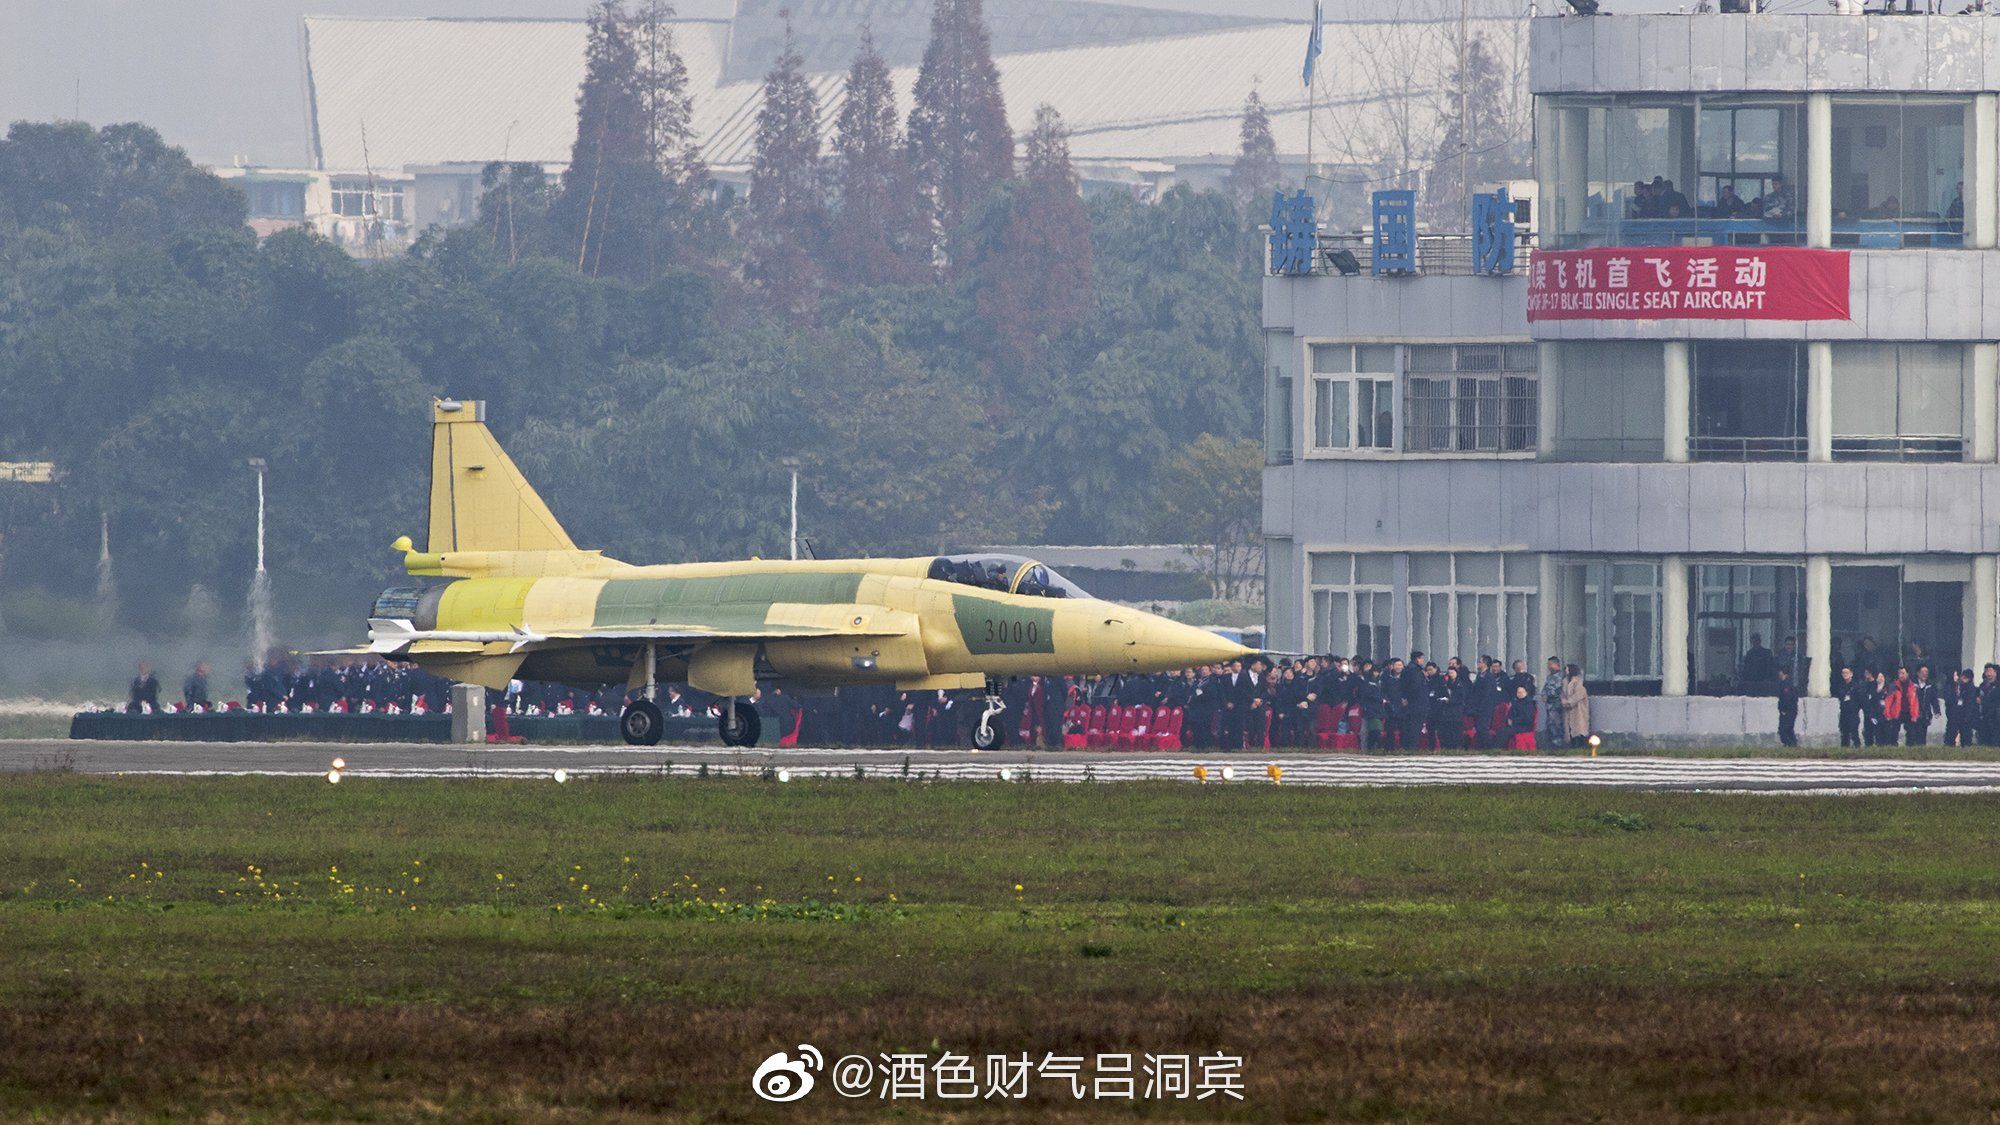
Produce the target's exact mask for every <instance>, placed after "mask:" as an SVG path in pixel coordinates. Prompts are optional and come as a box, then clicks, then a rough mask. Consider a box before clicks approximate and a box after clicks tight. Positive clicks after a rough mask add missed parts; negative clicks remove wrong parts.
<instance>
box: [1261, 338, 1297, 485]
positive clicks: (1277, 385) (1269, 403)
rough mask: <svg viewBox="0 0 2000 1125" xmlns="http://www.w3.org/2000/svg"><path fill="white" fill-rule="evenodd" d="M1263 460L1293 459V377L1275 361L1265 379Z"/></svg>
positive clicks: (1278, 462) (1285, 461)
mask: <svg viewBox="0 0 2000 1125" xmlns="http://www.w3.org/2000/svg"><path fill="white" fill-rule="evenodd" d="M1264 461H1265V463H1266V464H1270V465H1289V464H1291V463H1292V377H1291V376H1290V375H1287V374H1285V369H1284V368H1283V367H1280V366H1278V365H1277V364H1275V363H1274V364H1271V365H1270V367H1269V368H1268V369H1267V375H1266V378H1265V380H1264Z"/></svg>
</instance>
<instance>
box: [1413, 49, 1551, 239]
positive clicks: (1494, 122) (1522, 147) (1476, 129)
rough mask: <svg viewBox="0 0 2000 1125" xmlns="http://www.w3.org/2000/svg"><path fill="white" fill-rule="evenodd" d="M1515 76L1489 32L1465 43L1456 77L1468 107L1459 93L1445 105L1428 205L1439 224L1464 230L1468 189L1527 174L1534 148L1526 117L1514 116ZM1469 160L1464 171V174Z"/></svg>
mask: <svg viewBox="0 0 2000 1125" xmlns="http://www.w3.org/2000/svg"><path fill="white" fill-rule="evenodd" d="M1512 84H1513V83H1512V79H1511V77H1510V76H1509V75H1508V74H1507V73H1506V71H1505V68H1504V67H1503V66H1502V64H1501V60H1500V59H1499V58H1498V57H1496V56H1495V54H1494V52H1493V49H1492V48H1491V47H1490V46H1488V44H1487V41H1486V37H1485V36H1482V35H1475V36H1473V37H1472V38H1471V39H1470V40H1469V41H1468V42H1467V43H1466V46H1465V70H1464V73H1463V74H1461V73H1459V71H1458V70H1457V69H1456V68H1454V69H1453V71H1452V78H1451V82H1450V87H1451V89H1452V90H1453V91H1454V92H1455V91H1457V90H1458V89H1460V87H1461V86H1462V87H1463V88H1464V91H1465V98H1464V102H1463V106H1464V110H1465V112H1464V113H1463V114H1461V113H1460V112H1459V110H1460V102H1459V101H1458V100H1457V99H1456V98H1454V100H1452V101H1451V102H1450V103H1449V104H1448V105H1447V106H1446V108H1445V113H1444V118H1443V130H1442V132H1441V133H1440V135H1439V137H1438V146H1437V155H1436V162H1435V164H1434V165H1433V170H1432V173H1431V185H1430V190H1429V191H1428V192H1426V193H1425V201H1424V202H1425V207H1426V211H1427V215H1428V218H1429V221H1430V223H1431V225H1432V227H1433V228H1435V229H1440V230H1464V229H1467V227H1466V224H1467V223H1469V222H1470V221H1471V218H1470V217H1471V210H1470V209H1471V206H1472V200H1471V198H1470V197H1468V196H1467V195H1466V190H1467V189H1469V188H1476V187H1477V186H1478V185H1479V184H1482V183H1488V182H1491V181H1494V180H1512V179H1519V178H1525V177H1526V176H1527V174H1528V169H1529V153H1528V142H1527V135H1526V130H1525V128H1524V127H1523V126H1524V122H1522V121H1520V120H1518V119H1517V118H1516V117H1515V115H1514V110H1515V103H1514V101H1513V99H1512V98H1511V96H1510V91H1511V87H1512ZM1461 160H1462V161H1463V165H1464V175H1463V176H1461V175H1460V162H1461Z"/></svg>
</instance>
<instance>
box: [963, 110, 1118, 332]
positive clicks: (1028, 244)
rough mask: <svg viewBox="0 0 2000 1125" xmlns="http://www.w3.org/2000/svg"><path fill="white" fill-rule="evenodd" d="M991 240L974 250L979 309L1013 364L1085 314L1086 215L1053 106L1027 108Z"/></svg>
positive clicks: (1087, 309) (1088, 285)
mask: <svg viewBox="0 0 2000 1125" xmlns="http://www.w3.org/2000/svg"><path fill="white" fill-rule="evenodd" d="M1006 212H1007V213H1006V216H1005V218H1004V220H1003V222H1004V228H1003V232H1002V233H1001V234H1000V236H999V240H998V241H999V244H998V246H997V247H993V248H992V249H991V250H985V248H982V250H983V251H984V252H982V253H981V254H980V261H979V264H978V286H979V314H980V315H981V316H983V317H985V318H986V319H987V320H988V321H990V322H991V323H992V324H993V326H994V331H995V333H996V335H997V336H998V338H999V343H1000V346H1001V347H1003V348H1004V349H1006V351H1007V353H1008V355H1009V357H1010V358H1011V359H1012V360H1013V361H1014V363H1015V364H1016V365H1018V366H1026V365H1027V364H1029V363H1032V362H1033V361H1034V359H1035V357H1036V355H1037V354H1038V353H1039V352H1040V351H1041V349H1042V348H1043V346H1045V344H1046V343H1047V341H1048V340H1049V339H1050V338H1052V337H1054V336H1058V335H1060V334H1061V333H1063V332H1066V331H1068V330H1069V329H1071V328H1074V327H1076V326H1077V325H1079V324H1081V323H1083V321H1084V319H1085V318H1086V317H1088V316H1089V315H1090V301H1091V268H1092V261H1091V258H1092V250H1091V244H1090V215H1089V212H1088V211H1086V210H1085V209H1084V205H1083V200H1082V198H1081V197H1080V196H1079V195H1078V184H1077V178H1076V170H1075V169H1074V168H1072V167H1071V166H1070V162H1069V131H1068V130H1067V129H1065V128H1064V127H1063V123H1062V115H1061V114H1059V113H1057V112H1056V110H1055V107H1054V106H1049V105H1044V106H1042V107H1040V108H1039V109H1037V110H1036V111H1035V128H1034V131H1033V132H1031V133H1029V134H1028V143H1027V161H1026V164H1025V167H1024V168H1023V169H1022V174H1021V182H1020V184H1019V185H1018V186H1017V187H1016V189H1015V190H1014V191H1012V192H1010V193H1009V194H1008V196H1007V200H1006Z"/></svg>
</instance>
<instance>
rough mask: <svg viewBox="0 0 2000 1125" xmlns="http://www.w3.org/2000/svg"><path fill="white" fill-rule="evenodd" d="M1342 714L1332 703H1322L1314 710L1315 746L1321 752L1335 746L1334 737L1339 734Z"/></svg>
mask: <svg viewBox="0 0 2000 1125" xmlns="http://www.w3.org/2000/svg"><path fill="white" fill-rule="evenodd" d="M1340 714H1341V712H1339V711H1336V710H1335V709H1334V707H1333V705H1332V704H1331V703H1322V704H1320V705H1319V706H1317V707H1315V708H1313V745H1315V746H1317V747H1319V748H1320V749H1321V750H1324V749H1326V748H1327V747H1329V746H1332V745H1333V736H1334V735H1335V734H1337V733H1339V730H1340V720H1339V718H1337V716H1338V715H1340Z"/></svg>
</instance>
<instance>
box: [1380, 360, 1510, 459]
mask: <svg viewBox="0 0 2000 1125" xmlns="http://www.w3.org/2000/svg"><path fill="white" fill-rule="evenodd" d="M1535 367H1536V363H1535V345H1533V344H1418V345H1413V346H1411V347H1409V348H1408V349H1407V350H1406V351H1405V354H1404V372H1403V386H1404V398H1403V417H1404V418H1405V419H1406V421H1405V423H1404V427H1403V451H1404V452H1405V453H1532V452H1534V450H1535V425H1536V421H1537V418H1536V407H1535V392H1536V371H1535Z"/></svg>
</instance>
